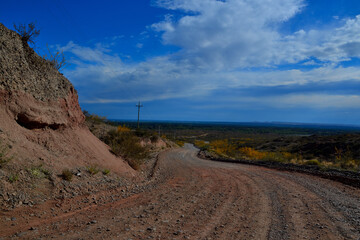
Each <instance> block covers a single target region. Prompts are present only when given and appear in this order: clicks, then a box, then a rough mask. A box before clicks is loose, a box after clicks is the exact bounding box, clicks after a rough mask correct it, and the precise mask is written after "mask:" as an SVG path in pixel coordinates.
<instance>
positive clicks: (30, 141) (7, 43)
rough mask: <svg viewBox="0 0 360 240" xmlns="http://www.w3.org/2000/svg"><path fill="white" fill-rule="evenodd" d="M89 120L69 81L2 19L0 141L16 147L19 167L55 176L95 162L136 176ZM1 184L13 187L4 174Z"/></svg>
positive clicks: (15, 159)
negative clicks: (40, 168)
mask: <svg viewBox="0 0 360 240" xmlns="http://www.w3.org/2000/svg"><path fill="white" fill-rule="evenodd" d="M84 120H85V117H84V115H83V113H82V111H81V108H80V106H79V102H78V95H77V92H76V90H75V89H74V87H73V85H72V84H71V83H70V81H69V80H68V79H66V78H65V77H64V76H63V75H62V74H61V73H59V72H58V71H57V70H56V69H55V68H54V67H53V66H52V65H51V64H50V63H49V62H48V61H47V60H45V59H43V58H42V57H40V56H38V55H37V54H36V52H35V51H34V50H33V49H32V48H30V47H29V46H28V44H27V43H26V42H23V41H22V39H21V37H20V35H19V34H17V33H16V32H14V31H12V30H9V29H7V28H6V27H5V26H4V25H2V24H1V23H0V129H1V131H0V140H1V141H2V142H3V144H7V145H9V146H11V149H9V154H10V155H12V156H13V159H12V160H11V164H12V165H13V166H14V167H15V168H18V169H19V168H21V166H23V169H25V168H26V167H27V168H28V167H29V166H31V165H34V164H42V165H43V166H44V168H46V169H50V170H51V172H53V173H54V174H55V175H53V177H54V176H57V175H59V174H61V171H62V170H63V169H65V168H69V169H74V168H77V167H80V168H83V167H86V166H91V165H96V166H99V167H104V168H107V169H110V170H111V172H114V173H118V174H121V175H123V176H135V173H134V171H133V170H132V169H131V168H130V167H129V166H128V164H127V163H126V162H125V161H123V160H122V159H121V158H117V157H115V156H114V155H113V154H111V153H110V151H109V147H108V146H107V145H105V144H104V143H103V142H101V141H100V140H99V139H97V138H96V137H95V136H94V135H93V134H92V133H91V132H90V131H89V129H88V128H87V127H86V126H85V124H84ZM20 180H21V179H20ZM52 181H53V182H54V181H55V183H56V179H55V180H54V179H52ZM0 186H1V187H2V188H3V189H5V191H6V190H11V188H12V186H11V184H9V183H7V181H6V180H5V178H0ZM3 200H4V199H1V198H0V205H1V201H3Z"/></svg>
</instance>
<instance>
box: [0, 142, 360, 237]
mask: <svg viewBox="0 0 360 240" xmlns="http://www.w3.org/2000/svg"><path fill="white" fill-rule="evenodd" d="M196 153H197V152H196V149H194V148H193V147H192V146H191V145H186V146H185V147H184V148H181V149H173V150H168V151H166V152H163V153H162V154H161V155H160V157H159V160H158V162H157V164H156V169H155V173H154V174H153V177H152V178H151V180H150V181H147V182H143V183H142V184H137V185H136V184H134V185H133V186H132V187H126V188H125V187H123V188H114V189H112V190H107V191H103V192H100V193H97V194H96V195H87V196H78V197H76V198H72V199H65V200H58V201H48V202H45V203H44V204H41V205H36V206H33V207H22V208H17V209H15V210H13V211H8V212H2V213H0V226H1V228H0V239H18V238H21V239H50V238H54V239H356V240H357V239H359V237H360V190H359V189H357V188H353V187H350V186H347V185H343V184H341V183H338V182H334V181H331V180H326V179H322V178H319V177H315V176H310V175H305V174H300V173H293V172H286V171H277V170H272V169H267V168H263V167H257V166H249V165H242V164H232V163H221V162H213V161H207V160H201V159H199V158H197V157H196Z"/></svg>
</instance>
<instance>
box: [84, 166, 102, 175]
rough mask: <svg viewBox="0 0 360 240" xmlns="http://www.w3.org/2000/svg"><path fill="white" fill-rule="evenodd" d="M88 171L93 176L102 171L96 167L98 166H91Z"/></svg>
mask: <svg viewBox="0 0 360 240" xmlns="http://www.w3.org/2000/svg"><path fill="white" fill-rule="evenodd" d="M87 170H88V172H89V173H90V174H91V175H95V174H97V173H98V172H100V169H99V168H98V167H96V166H90V167H88V168H87Z"/></svg>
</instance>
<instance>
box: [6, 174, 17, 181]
mask: <svg viewBox="0 0 360 240" xmlns="http://www.w3.org/2000/svg"><path fill="white" fill-rule="evenodd" d="M8 179H9V182H10V183H14V182H17V181H18V180H19V175H17V174H11V175H10V176H9V178H8Z"/></svg>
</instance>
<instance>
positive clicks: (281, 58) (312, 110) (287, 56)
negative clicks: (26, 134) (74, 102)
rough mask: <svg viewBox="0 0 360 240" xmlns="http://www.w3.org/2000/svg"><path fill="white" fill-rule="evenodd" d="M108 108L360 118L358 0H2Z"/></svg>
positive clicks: (89, 95) (123, 114) (85, 97)
mask: <svg viewBox="0 0 360 240" xmlns="http://www.w3.org/2000/svg"><path fill="white" fill-rule="evenodd" d="M1 6H2V7H1V8H0V22H1V23H3V24H4V25H5V26H6V27H8V28H10V29H13V24H22V23H30V22H34V23H35V24H36V26H37V28H38V29H39V30H40V36H39V37H38V38H37V39H36V40H35V42H36V43H35V45H33V46H32V47H34V49H35V50H36V51H37V52H38V53H39V54H40V55H43V54H45V53H46V51H47V46H48V48H49V49H50V51H53V52H56V51H63V52H64V55H65V57H66V61H67V63H68V65H67V66H66V67H65V68H63V69H61V72H62V73H63V74H64V75H65V76H66V77H67V78H68V79H69V80H70V81H71V82H72V83H73V84H74V86H75V88H76V89H77V91H78V95H79V102H80V106H81V107H82V109H83V110H87V111H89V112H91V113H94V114H98V115H102V116H106V117H107V118H109V119H128V120H135V119H137V108H136V106H135V105H136V104H137V102H138V101H141V103H142V104H143V106H144V107H143V108H141V119H144V120H173V121H225V122H251V121H259V122H271V121H275V122H299V123H328V124H355V125H360V1H358V0H148V1H145V0H103V1H92V0H87V1H81V0H78V1H74V0H71V1H68V0H51V1H48V0H32V1H23V0H22V1H21V0H12V1H4V0H2V3H1Z"/></svg>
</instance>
